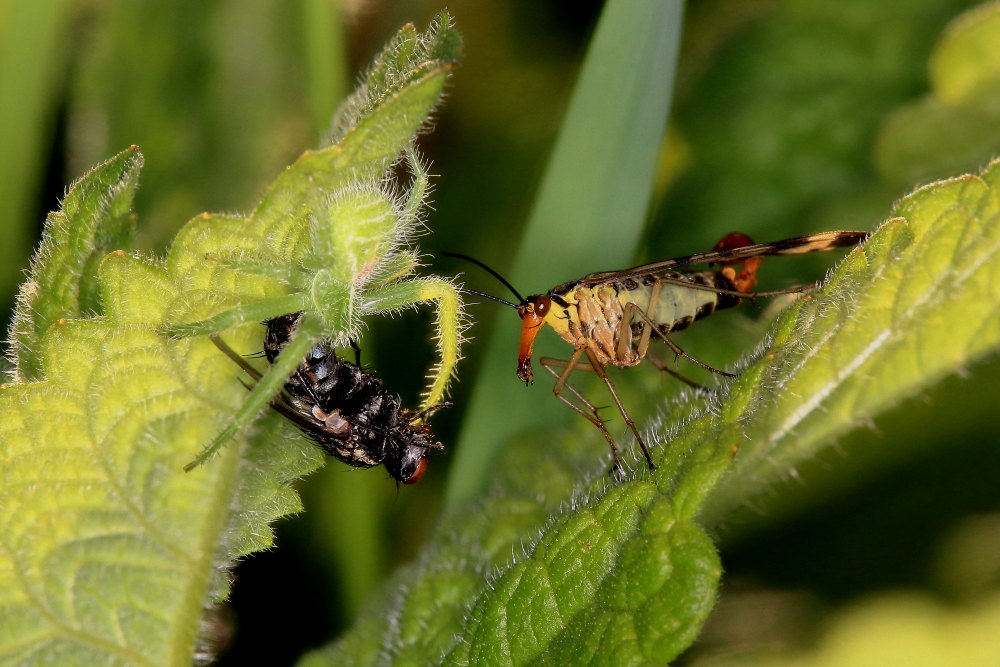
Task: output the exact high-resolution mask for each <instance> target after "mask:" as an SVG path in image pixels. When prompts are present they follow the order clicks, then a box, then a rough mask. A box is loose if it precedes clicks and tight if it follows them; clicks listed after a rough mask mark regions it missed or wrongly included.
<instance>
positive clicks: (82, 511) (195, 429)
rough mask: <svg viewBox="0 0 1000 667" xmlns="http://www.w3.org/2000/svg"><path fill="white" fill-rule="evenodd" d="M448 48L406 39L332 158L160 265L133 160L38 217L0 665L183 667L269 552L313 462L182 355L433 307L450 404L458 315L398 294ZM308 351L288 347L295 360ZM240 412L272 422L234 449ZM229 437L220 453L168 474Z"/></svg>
mask: <svg viewBox="0 0 1000 667" xmlns="http://www.w3.org/2000/svg"><path fill="white" fill-rule="evenodd" d="M458 46H459V43H458V37H457V35H456V33H455V32H454V30H453V29H452V28H451V27H450V25H449V18H448V17H447V16H446V15H442V16H440V17H439V18H437V19H436V20H435V21H434V22H433V23H432V25H431V26H430V28H429V29H428V32H427V33H425V34H419V35H418V34H417V33H416V32H415V31H414V30H413V28H412V27H407V28H405V29H404V31H403V37H401V38H397V40H395V41H394V42H392V43H391V44H390V45H389V47H387V50H386V52H385V53H384V54H383V55H382V57H381V58H380V60H379V61H378V62H377V63H376V66H375V68H374V69H373V70H372V72H371V74H370V76H369V78H368V80H366V82H365V84H364V85H363V86H362V92H361V93H359V94H358V95H356V96H355V98H353V99H352V102H350V104H353V105H354V106H353V107H352V109H353V110H352V112H351V114H350V116H349V122H346V121H345V124H344V125H343V127H342V128H341V132H340V134H339V135H338V136H337V142H336V143H334V144H332V145H330V146H328V147H326V148H323V149H320V150H315V151H308V152H306V153H305V154H304V155H303V156H302V157H301V158H299V160H297V161H296V162H295V163H294V164H293V165H292V166H290V167H289V168H288V169H287V170H286V171H285V172H284V173H283V174H281V175H280V176H279V177H278V179H277V180H276V181H275V183H274V184H273V185H272V186H271V187H270V189H269V190H268V191H267V193H266V194H265V196H264V199H263V201H262V202H261V204H260V205H259V206H258V207H257V208H256V210H255V211H254V212H253V213H252V214H251V215H250V216H248V217H246V218H242V217H236V216H222V215H209V214H205V215H201V216H198V217H196V218H195V219H193V220H191V221H190V222H189V223H188V224H187V225H186V226H185V227H184V228H183V229H182V230H181V231H180V232H179V233H178V235H177V237H176V239H175V240H174V242H173V244H172V246H171V248H170V251H169V253H168V256H167V257H166V258H165V259H161V258H157V257H145V256H138V255H133V254H129V253H127V252H125V250H124V248H126V247H127V244H128V242H129V239H130V237H131V231H132V227H133V216H132V213H131V202H132V197H133V195H134V192H135V186H136V181H137V178H138V172H139V168H140V167H141V165H142V156H141V154H140V153H139V151H138V150H137V149H136V148H134V147H133V148H131V149H129V150H127V151H124V152H123V153H121V154H120V155H118V156H116V157H115V158H112V159H111V160H109V161H108V162H106V163H105V164H103V165H100V166H98V167H97V168H95V169H94V170H93V171H92V172H90V173H89V174H88V175H87V176H85V177H84V178H82V179H81V180H80V181H78V182H77V183H76V184H74V185H73V187H72V188H71V189H70V191H69V193H68V194H67V196H66V198H65V201H64V203H63V208H62V210H61V211H60V212H58V213H54V214H52V215H51V216H50V217H49V220H48V221H47V224H46V232H45V234H46V235H45V238H44V240H43V242H42V245H41V248H40V250H39V252H38V254H37V256H36V258H35V261H34V262H33V264H32V269H31V276H30V280H29V282H28V283H27V284H26V285H25V287H24V288H23V289H22V291H21V295H20V299H19V306H18V313H17V318H16V320H15V323H14V327H13V329H12V335H11V340H12V342H13V354H12V357H13V360H14V361H15V363H16V364H17V366H16V369H15V373H14V378H13V380H14V381H13V382H11V383H10V384H6V385H3V386H2V389H0V470H2V474H3V484H2V485H0V518H2V524H0V525H2V528H0V538H2V543H3V545H4V551H3V554H2V555H0V573H2V574H0V618H2V619H3V622H2V623H0V656H2V659H3V661H4V662H5V663H18V664H25V663H43V662H44V663H49V664H81V665H82V664H102V665H107V664H146V665H154V664H155V665H167V664H171V665H179V664H190V663H191V661H192V656H194V654H195V651H196V645H197V640H198V635H199V626H200V623H201V617H202V612H203V609H204V607H205V606H206V604H209V603H210V602H211V601H212V600H213V599H218V598H220V597H224V596H225V595H226V594H227V592H228V580H227V570H228V568H229V566H230V564H231V563H232V562H233V560H234V559H236V558H238V557H240V556H243V555H245V554H248V553H250V552H252V551H257V550H260V549H263V548H266V547H269V546H271V544H272V541H273V538H272V533H271V528H270V526H269V524H270V522H272V521H273V520H274V519H276V518H277V517H280V516H282V515H285V514H288V513H289V512H295V511H298V510H299V509H300V508H301V503H300V500H299V498H298V496H297V494H296V493H295V492H294V491H293V490H292V489H290V488H289V483H290V482H291V481H292V480H294V479H296V478H298V477H301V476H302V475H304V474H306V473H307V472H309V471H311V470H313V469H314V468H316V467H317V466H318V465H319V464H320V463H321V461H322V459H323V455H322V453H321V452H320V451H319V449H318V448H316V447H315V446H313V445H311V444H309V443H308V442H307V441H305V439H304V438H301V437H297V436H295V435H293V431H294V429H293V428H291V427H290V425H289V424H287V423H285V422H283V420H281V419H278V418H276V416H275V415H272V414H269V412H270V411H267V410H266V406H267V402H268V400H269V398H270V397H271V396H273V394H274V393H275V391H276V390H277V387H280V385H281V381H282V378H278V376H277V375H275V374H274V373H271V372H269V375H271V376H273V377H275V378H277V384H276V387H275V389H274V390H272V392H271V394H270V395H268V396H264V397H263V400H262V401H260V402H259V403H258V404H256V405H255V406H254V407H251V408H250V409H248V408H247V407H246V404H247V403H248V402H250V401H249V400H248V397H251V396H253V395H254V394H248V393H247V391H246V389H244V388H243V387H242V386H241V385H240V383H239V382H238V381H237V377H238V375H239V369H238V368H237V367H236V366H235V365H234V364H233V362H232V360H230V359H228V358H227V357H226V356H224V355H223V354H221V353H220V351H219V350H218V349H216V347H215V346H214V345H213V344H212V343H211V342H210V341H209V340H208V339H207V338H206V337H204V336H199V335H191V334H200V333H212V332H214V331H221V332H222V335H223V336H224V338H225V340H226V341H227V342H228V344H229V345H230V346H232V347H233V348H234V349H237V350H239V351H240V353H244V354H247V353H253V352H257V351H259V350H260V348H261V346H262V340H263V329H262V327H261V326H260V324H259V323H258V322H259V320H260V319H262V317H265V316H272V315H276V314H279V313H282V312H283V313H287V312H294V311H296V310H301V309H306V310H307V313H306V315H304V316H303V325H302V328H308V326H313V325H315V327H316V328H315V333H316V334H317V335H320V334H322V335H326V336H329V337H331V338H337V339H347V338H349V337H351V336H352V335H353V334H354V333H356V331H357V330H358V328H359V327H360V326H361V323H360V322H359V320H358V318H359V317H360V316H361V315H363V314H370V313H374V312H385V311H391V310H394V309H399V308H403V307H412V306H414V305H416V304H417V303H420V302H422V301H427V300H437V301H439V302H440V303H442V307H441V311H440V312H439V315H438V326H443V327H450V328H448V329H446V330H443V331H439V332H438V338H439V349H440V350H441V351H442V362H441V368H442V370H441V372H440V373H439V374H438V376H437V379H436V381H435V384H433V385H432V386H431V387H430V388H429V390H428V391H429V392H430V393H431V394H432V395H434V394H435V392H436V396H440V394H441V393H443V391H444V388H445V387H444V383H445V382H446V381H447V379H448V376H449V375H450V369H451V367H452V366H453V363H454V360H455V358H457V326H458V317H459V313H458V312H457V297H455V294H454V288H452V287H451V285H450V283H449V282H447V281H443V280H441V279H435V278H420V279H416V280H413V279H407V276H408V274H410V273H411V272H412V271H413V268H414V266H415V259H414V251H413V250H412V249H410V248H409V247H408V246H407V243H408V242H409V240H410V239H411V238H412V235H413V228H414V224H415V222H416V221H417V219H418V216H419V212H420V208H421V205H422V204H423V197H424V193H425V184H424V180H425V179H424V174H423V170H422V167H421V165H420V164H419V161H418V160H417V159H416V157H415V155H414V154H413V151H412V148H411V142H412V139H413V137H414V135H415V133H416V132H417V131H418V130H419V129H420V128H421V126H422V125H423V124H424V121H425V119H426V117H427V115H428V113H429V112H430V111H431V110H432V109H433V108H434V106H435V105H436V103H437V101H438V99H439V97H440V93H441V90H442V87H443V84H444V81H445V79H446V77H447V74H448V71H449V70H450V69H451V67H452V64H453V63H454V61H455V59H456V58H457V56H458ZM365 91H367V92H365ZM404 153H405V154H406V156H407V166H408V167H409V169H410V173H411V175H412V178H413V182H412V184H410V185H409V187H408V189H406V192H405V194H404V195H401V194H400V192H401V190H402V189H403V188H400V187H398V186H396V185H394V184H393V183H390V182H388V180H387V171H386V170H387V169H388V168H389V167H391V166H392V165H393V163H394V162H396V161H397V160H398V159H399V156H400V155H402V154H404ZM345 228H349V229H351V231H352V235H351V236H346V235H345V234H344V229H345ZM109 251H113V252H110V254H108V252H109ZM449 300H450V301H449ZM446 307H447V309H448V310H447V312H445V311H446ZM313 308H315V309H317V310H322V312H314V311H313V310H312V309H313ZM275 309H279V310H278V312H275ZM280 309H285V310H280ZM307 320H308V322H310V323H313V324H310V325H308V326H307V324H306V321H307ZM198 322H202V323H204V322H210V323H215V324H218V325H219V326H218V327H217V328H216V329H211V328H210V327H206V326H204V325H202V327H201V329H199V328H198V327H197V326H195V327H194V328H192V325H193V324H195V323H198ZM202 329H204V331H203V330H202ZM310 331H311V330H310ZM185 334H187V335H188V337H180V338H179V337H178V336H181V335H185ZM311 344H312V342H311V339H310V338H309V337H307V336H305V335H297V336H296V337H295V339H294V340H293V341H292V342H290V343H289V348H292V346H294V345H298V346H299V347H301V348H304V349H308V346H310V345H311ZM303 354H304V352H303ZM303 354H291V358H290V361H291V362H293V363H292V366H293V367H294V365H295V364H296V363H297V362H298V360H300V359H301V358H302V356H303ZM282 356H283V357H284V356H286V355H282ZM271 370H274V367H272V369H271ZM289 371H290V369H287V370H286V371H285V376H287V374H288V372H289ZM266 382H267V376H265V378H264V379H263V380H262V381H261V383H260V384H262V385H263V384H265V383H266ZM272 385H274V382H272ZM259 393H260V391H257V390H255V394H259ZM241 412H246V413H247V414H248V417H247V421H249V420H250V419H252V418H253V417H256V416H257V415H258V414H260V413H265V414H266V416H265V417H264V418H263V419H261V420H259V422H258V424H257V425H256V428H255V429H254V432H253V434H252V438H250V439H249V440H248V439H247V437H246V436H245V435H239V434H238V433H239V429H238V428H234V427H233V423H234V422H232V421H231V420H232V419H233V415H234V414H240V413H241ZM227 424H229V426H227V429H229V431H230V432H231V433H237V434H238V435H237V437H236V438H235V440H234V441H233V442H231V443H230V446H229V447H226V448H223V449H222V450H221V452H220V453H219V455H218V456H216V457H215V458H213V459H212V461H211V463H210V464H209V465H206V466H203V467H201V468H198V469H197V470H195V471H193V472H191V473H185V472H183V471H182V468H183V467H184V465H185V463H188V462H189V461H190V460H191V459H192V458H193V457H194V456H195V455H196V454H197V453H198V451H199V449H200V448H202V447H203V446H204V445H205V444H206V443H208V442H210V441H213V438H215V439H216V440H218V439H219V438H218V434H219V432H220V429H222V428H223V426H226V425H227ZM237 426H240V424H237ZM223 432H226V431H225V430H224V431H223ZM279 438H280V439H283V440H287V441H289V442H287V443H286V444H284V445H283V446H281V447H276V446H273V443H274V441H275V440H277V439H279Z"/></svg>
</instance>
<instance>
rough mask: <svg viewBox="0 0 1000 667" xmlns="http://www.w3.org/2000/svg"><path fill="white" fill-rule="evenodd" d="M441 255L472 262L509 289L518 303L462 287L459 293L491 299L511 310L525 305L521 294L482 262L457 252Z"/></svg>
mask: <svg viewBox="0 0 1000 667" xmlns="http://www.w3.org/2000/svg"><path fill="white" fill-rule="evenodd" d="M441 254H442V255H444V256H445V257H457V258H458V259H464V260H465V261H467V262H472V263H473V264H475V265H476V266H478V267H479V268H481V269H483V270H485V271H486V272H487V273H489V274H490V275H491V276H493V277H494V278H496V279H497V280H499V281H500V282H501V283H502V284H503V286H504V287H506V288H507V289H509V290H510V291H511V293H512V294H513V295H514V296H516V297H517V301H518V303H513V302H511V301H507V300H506V299H501V298H500V297H498V296H493V295H492V294H486V293H485V292H477V291H476V290H471V289H467V288H464V287H463V288H462V290H461V291H463V292H467V293H469V294H475V295H476V296H481V297H485V298H487V299H491V300H493V301H496V302H497V303H502V304H504V305H507V306H510V307H511V308H518V307H519V304H520V306H523V305H524V304H526V303H527V301H526V300H525V298H524V297H523V296H521V293H520V292H518V291H517V290H516V289H514V286H513V285H511V284H510V283H509V282H508V281H507V279H506V278H504V277H503V276H501V275H500V274H499V273H498V272H497V271H495V270H494V269H492V268H491V267H489V266H487V265H486V264H484V263H483V262H480V261H479V260H478V259H475V258H474V257H469V256H468V255H462V254H459V253H457V252H442V253H441Z"/></svg>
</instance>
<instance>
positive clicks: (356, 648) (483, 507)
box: [305, 162, 1000, 665]
mask: <svg viewBox="0 0 1000 667" xmlns="http://www.w3.org/2000/svg"><path fill="white" fill-rule="evenodd" d="M998 181H1000V162H996V163H994V164H993V165H991V166H990V167H989V168H988V169H987V170H986V171H985V172H984V173H983V174H982V175H980V176H963V177H959V178H956V179H952V180H949V181H944V182H941V183H936V184H933V185H930V186H927V187H925V188H922V189H920V190H918V191H916V192H914V193H913V194H911V195H910V196H908V197H906V198H904V199H903V200H902V201H900V203H899V204H898V205H897V206H896V208H895V210H894V211H893V217H892V218H890V219H889V220H888V221H887V222H886V223H884V224H883V225H882V226H881V227H879V228H878V230H877V231H876V232H875V233H874V234H873V235H872V237H871V238H870V239H869V240H868V241H867V242H866V243H865V244H864V246H863V247H860V248H856V249H854V250H852V251H851V252H850V253H849V254H848V255H847V257H846V258H845V259H844V260H843V261H841V262H840V264H839V265H838V267H837V268H836V269H835V270H834V271H833V272H832V274H831V276H830V278H829V280H828V281H827V282H826V283H825V284H824V285H823V287H822V288H821V289H820V290H818V291H815V292H811V293H808V294H807V295H805V296H800V297H795V298H792V304H791V306H790V307H789V308H787V309H786V310H785V311H784V312H783V313H782V314H781V316H780V317H779V318H778V319H777V321H776V322H775V323H774V325H773V326H772V327H771V331H770V333H769V334H768V336H767V338H766V339H765V341H764V343H763V344H762V345H761V346H760V348H759V349H758V350H757V352H755V353H754V354H753V355H752V356H751V358H750V359H748V360H747V361H746V362H744V369H743V371H742V373H741V374H740V376H739V377H738V378H737V379H736V380H734V381H732V382H731V383H730V384H729V385H728V386H725V387H722V388H721V389H720V390H719V392H718V394H717V396H716V397H715V398H714V399H713V400H712V401H711V402H710V405H708V406H704V402H703V401H702V400H700V399H697V398H694V397H689V398H688V399H687V406H685V404H684V403H680V404H676V405H672V406H671V413H672V414H675V415H681V416H683V415H692V409H694V413H693V416H688V417H686V418H685V417H679V418H677V419H676V420H675V423H673V424H670V425H665V426H663V427H661V428H660V430H659V431H660V437H661V439H660V444H659V446H658V447H656V448H654V450H653V456H654V460H655V461H656V464H657V467H658V469H657V471H655V472H653V473H648V472H647V471H646V470H645V468H644V466H643V464H642V462H641V460H639V459H635V458H633V461H632V464H633V465H632V469H633V470H634V471H635V472H634V473H633V474H634V477H632V478H631V479H629V480H627V481H624V482H622V483H620V484H619V483H616V482H614V481H613V480H611V479H610V478H609V477H607V476H606V475H604V474H598V476H597V477H595V478H594V479H591V480H590V481H585V482H576V481H574V480H576V479H577V478H579V477H580V472H579V471H580V470H581V469H584V467H585V466H586V464H585V460H586V457H587V456H593V451H592V450H589V449H587V448H584V447H580V446H579V445H580V443H579V442H573V443H569V444H564V445H563V446H562V447H563V450H562V451H559V447H553V446H547V447H545V448H539V447H538V446H537V443H534V442H525V443H523V444H520V445H515V447H514V448H512V449H511V451H510V453H509V457H508V458H507V459H506V460H505V461H504V463H503V464H502V465H500V466H498V467H497V468H496V470H495V472H494V474H495V479H496V485H495V486H496V490H495V491H494V493H493V494H491V495H490V496H489V497H487V498H485V499H484V500H482V501H480V502H479V503H478V504H476V505H475V506H473V507H471V508H467V509H465V510H461V511H456V512H454V513H452V514H451V515H450V516H448V517H446V519H445V520H444V521H443V522H442V524H441V525H440V526H439V529H438V531H437V534H436V535H435V538H434V539H433V540H432V541H431V543H430V544H429V545H428V546H427V548H426V549H425V550H424V553H423V554H422V555H421V557H420V559H419V560H418V562H417V563H416V564H415V565H414V566H413V567H411V568H408V569H406V570H404V571H402V572H401V573H399V574H398V575H397V578H396V580H395V582H393V583H395V584H396V585H397V587H398V588H399V591H400V592H399V593H397V594H396V595H394V596H393V597H391V598H387V599H384V600H382V601H381V603H380V604H377V605H373V607H372V608H371V609H370V610H369V612H368V613H367V614H365V615H363V616H362V618H361V620H360V621H359V623H358V626H357V628H356V629H355V631H354V632H352V633H351V634H349V635H347V636H346V637H345V638H344V639H342V640H341V641H340V642H339V643H338V644H336V645H334V646H332V647H331V648H330V649H328V650H327V651H325V652H319V653H316V654H313V655H312V656H310V657H309V658H308V659H307V660H306V661H305V664H309V665H321V664H366V663H367V661H368V660H371V659H372V656H383V657H384V656H391V657H392V662H393V663H394V664H422V663H423V662H425V661H426V660H427V659H428V657H429V656H436V655H442V656H445V658H444V662H445V663H447V664H526V663H531V664H585V663H586V664H589V663H590V662H592V661H593V660H595V659H596V658H595V656H601V658H602V659H603V658H607V657H610V656H613V660H614V661H615V662H616V663H622V664H626V663H627V664H632V663H638V664H663V663H664V662H667V661H669V660H671V659H673V658H674V657H676V656H677V655H678V654H679V653H680V652H681V651H683V650H684V649H685V648H686V647H687V646H688V645H689V644H690V643H691V642H692V641H693V639H694V638H695V637H696V636H697V633H698V631H699V629H700V627H701V624H702V623H703V621H704V619H705V618H706V616H707V614H708V613H709V611H710V610H711V608H712V606H713V604H714V602H715V599H716V595H717V582H718V578H719V575H720V566H719V562H718V557H717V555H716V553H715V548H714V547H713V545H712V543H711V541H710V540H709V538H708V537H707V535H706V534H705V533H704V532H703V530H702V529H701V528H700V527H699V524H700V525H713V524H716V523H718V522H719V521H721V520H723V519H724V518H725V517H726V516H728V514H729V513H731V511H732V510H733V509H734V508H735V506H736V505H738V504H742V503H745V502H746V500H747V498H749V497H751V496H752V495H753V494H754V493H757V492H759V491H760V490H761V489H762V488H764V487H765V486H766V485H767V484H769V483H773V482H774V481H777V480H778V479H781V478H783V477H784V476H786V475H788V474H789V472H790V471H791V470H792V469H793V468H794V465H795V464H796V462H797V461H800V460H802V459H804V458H806V457H810V456H812V455H813V454H815V452H816V451H817V450H818V449H819V448H820V447H822V446H823V445H825V444H828V443H829V442H830V441H831V440H832V439H833V438H835V437H836V436H838V435H842V434H843V433H845V432H846V431H847V430H849V429H851V428H854V427H856V426H857V425H859V424H862V423H865V422H866V420H868V419H870V418H871V417H872V416H874V415H876V414H878V413H879V412H882V411H884V410H885V409H887V408H888V407H890V406H892V405H894V404H896V403H898V402H899V401H900V400H902V399H903V398H905V397H907V396H909V395H912V394H913V393H914V392H916V391H919V390H920V389H921V388H922V387H925V386H927V385H928V384H930V383H932V382H934V381H935V380H937V379H939V378H941V377H942V376H943V375H944V374H947V373H953V372H955V371H956V370H959V369H961V368H962V367H964V366H966V365H968V364H969V363H971V362H973V361H975V360H976V359H978V358H981V357H982V356H983V355H985V354H987V353H989V352H990V351H992V350H995V349H997V347H998V346H1000V307H998V306H997V304H998V303H1000V294H998V293H997V290H998V288H997V285H998V284H1000V283H998V280H1000V276H998V275H997V273H998V267H1000V262H998V261H997V259H998V257H997V255H998V254H1000V231H998V225H997V218H998V216H1000V196H998V192H1000V190H998V185H1000V184H998ZM699 406H702V407H699ZM581 450H584V451H585V452H586V453H581ZM525 461H530V464H529V463H525ZM539 499H545V501H544V502H539ZM550 508H551V509H554V510H555V513H554V514H553V515H551V516H550V515H549V509H550ZM526 536H528V537H526ZM525 540H529V541H525ZM483 577H485V578H486V580H487V582H488V585H487V586H486V587H485V588H482V585H481V580H482V578H483ZM391 588H392V586H390V589H391Z"/></svg>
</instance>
